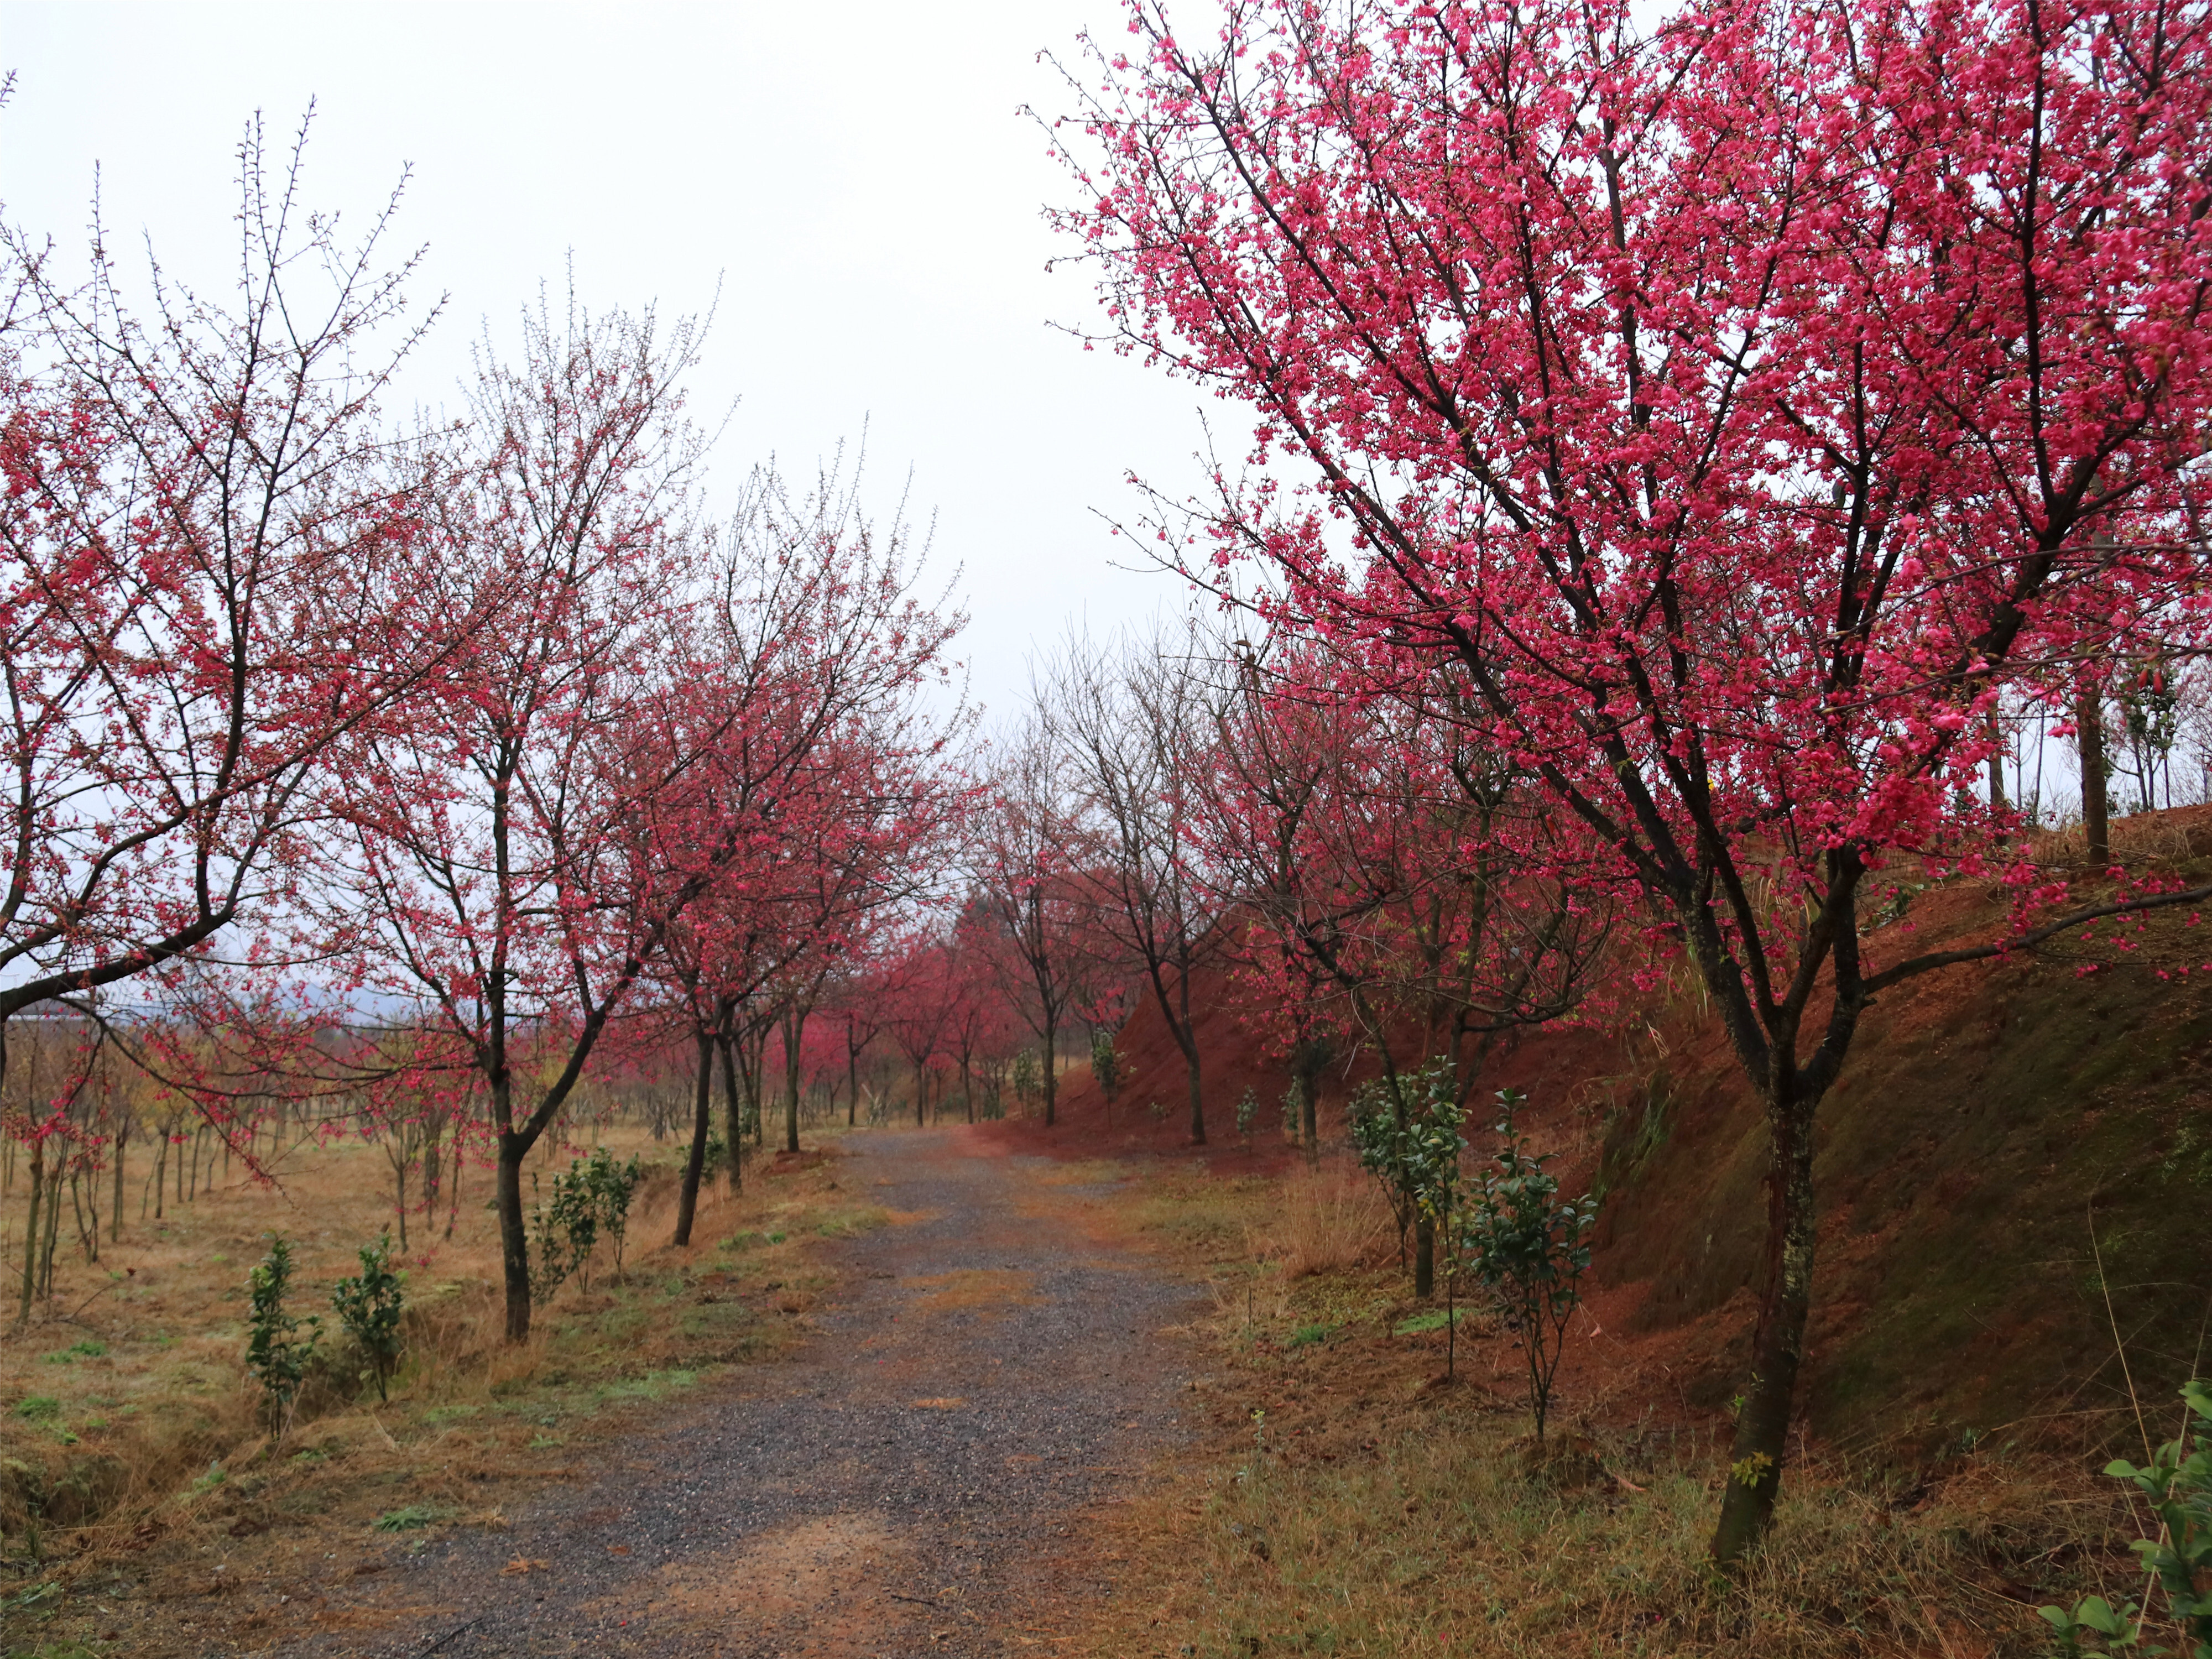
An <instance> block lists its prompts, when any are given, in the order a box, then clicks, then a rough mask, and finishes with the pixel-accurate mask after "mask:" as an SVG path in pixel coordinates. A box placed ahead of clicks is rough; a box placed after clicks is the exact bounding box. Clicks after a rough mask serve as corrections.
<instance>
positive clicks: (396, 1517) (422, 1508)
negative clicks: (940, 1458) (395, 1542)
mask: <svg viewBox="0 0 2212 1659" xmlns="http://www.w3.org/2000/svg"><path fill="white" fill-rule="evenodd" d="M455 1513H456V1511H455V1510H453V1506H452V1505H450V1504H408V1505H406V1506H405V1507H404V1509H397V1510H386V1511H385V1512H384V1513H383V1514H382V1515H380V1516H377V1517H376V1519H375V1520H374V1521H372V1522H369V1527H370V1529H371V1530H372V1531H375V1532H420V1531H422V1529H423V1528H425V1527H435V1526H436V1525H437V1524H438V1522H441V1521H450V1520H452V1519H453V1516H454V1514H455Z"/></svg>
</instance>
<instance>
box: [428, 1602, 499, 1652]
mask: <svg viewBox="0 0 2212 1659" xmlns="http://www.w3.org/2000/svg"><path fill="white" fill-rule="evenodd" d="M490 1616H491V1615H490V1614H489V1613H478V1614H477V1616H476V1617H475V1618H473V1619H471V1620H469V1622H468V1623H467V1624H465V1625H456V1626H453V1629H451V1630H449V1631H447V1632H446V1633H445V1634H444V1635H443V1636H441V1637H440V1638H438V1639H437V1640H436V1641H435V1642H433V1643H431V1644H430V1645H429V1646H428V1647H427V1648H424V1649H423V1650H422V1653H421V1655H420V1656H418V1659H430V1656H431V1655H432V1654H434V1653H435V1652H436V1651H437V1650H439V1649H440V1648H442V1647H443V1646H445V1645H446V1644H447V1643H448V1642H450V1641H452V1640H453V1638H455V1637H456V1636H459V1634H460V1633H461V1632H463V1631H471V1630H474V1629H475V1628H476V1627H477V1626H478V1625H481V1624H482V1623H483V1621H484V1620H486V1619H488V1618H489V1617H490Z"/></svg>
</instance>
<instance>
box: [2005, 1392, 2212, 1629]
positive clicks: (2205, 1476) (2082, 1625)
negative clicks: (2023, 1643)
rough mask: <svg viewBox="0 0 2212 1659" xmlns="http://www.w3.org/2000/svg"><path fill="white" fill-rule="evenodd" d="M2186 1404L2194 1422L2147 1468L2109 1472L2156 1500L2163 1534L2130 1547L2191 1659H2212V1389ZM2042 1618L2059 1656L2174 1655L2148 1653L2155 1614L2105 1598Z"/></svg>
mask: <svg viewBox="0 0 2212 1659" xmlns="http://www.w3.org/2000/svg"><path fill="white" fill-rule="evenodd" d="M2181 1397H2182V1399H2183V1400H2184V1401H2186V1402H2187V1403H2188V1407H2189V1412H2190V1415H2191V1417H2192V1418H2193V1419H2195V1420H2194V1421H2193V1422H2191V1423H2189V1424H2186V1425H2185V1426H2184V1428H2183V1430H2182V1432H2181V1433H2180V1434H2179V1436H2178V1437H2175V1438H2173V1439H2172V1440H2169V1441H2167V1442H2166V1443H2165V1444H2164V1445H2162V1446H2160V1448H2159V1449H2158V1450H2157V1451H2156V1452H2154V1454H2153V1455H2152V1456H2151V1460H2150V1462H2148V1463H2147V1464H2144V1465H2143V1466H2142V1468H2137V1467H2136V1465H2135V1464H2133V1463H2130V1462H2128V1461H2127V1460H2126V1459H2125V1458H2124V1457H2123V1458H2118V1459H2116V1460H2115V1461H2113V1462H2110V1463H2107V1464H2106V1466H2105V1473H2106V1474H2109V1475H2111V1476H2112V1478H2113V1479H2114V1480H2125V1481H2127V1482H2129V1483H2130V1485H2132V1486H2136V1488H2138V1489H2139V1490H2140V1491H2141V1492H2142V1493H2143V1495H2144V1496H2145V1497H2146V1498H2149V1500H2150V1510H2151V1513H2152V1514H2153V1515H2154V1516H2157V1517H2158V1522H2159V1528H2158V1531H2157V1533H2156V1534H2154V1536H2152V1537H2149V1538H2139V1539H2137V1540H2136V1541H2135V1542H2134V1544H2133V1545H2131V1546H2130V1547H2131V1548H2132V1549H2133V1550H2134V1551H2135V1552H2136V1554H2137V1555H2139V1556H2141V1557H2142V1562H2143V1566H2144V1568H2145V1569H2146V1571H2148V1573H2149V1575H2150V1577H2152V1578H2153V1579H2154V1581H2156V1583H2157V1584H2158V1586H2159V1588H2160V1589H2162V1590H2163V1591H2165V1593H2166V1612H2167V1613H2169V1614H2170V1615H2171V1616H2172V1623H2173V1627H2174V1629H2175V1631H2176V1632H2177V1633H2179V1635H2180V1637H2181V1638H2182V1639H2183V1640H2184V1642H2185V1643H2186V1644H2188V1645H2187V1646H2185V1648H2183V1649H2182V1650H2181V1651H2182V1652H2183V1653H2184V1654H2185V1655H2187V1656H2188V1659H2212V1388H2208V1387H2207V1385H2206V1384H2205V1383H2201V1382H2192V1383H2185V1384H2184V1385H2183V1387H2182V1390H2181ZM2200 1586H2203V1588H2199V1587H2200ZM2037 1611H2038V1612H2039V1613H2041V1614H2042V1615H2043V1617H2044V1618H2045V1620H2048V1621H2049V1622H2050V1624H2051V1628H2052V1629H2053V1630H2054V1631H2056V1632H2057V1637H2058V1651H2059V1652H2060V1653H2061V1654H2063V1655H2067V1656H2069V1659H2070V1656H2073V1655H2077V1654H2095V1653H2124V1652H2126V1651H2128V1650H2130V1649H2137V1650H2141V1651H2142V1652H2144V1653H2166V1652H2168V1651H2170V1650H2167V1649H2166V1648H2146V1647H2143V1645H2142V1644H2143V1638H2144V1636H2145V1634H2146V1633H2147V1632H2148V1629H2149V1628H2150V1619H2151V1614H2150V1612H2149V1610H2148V1609H2143V1608H2138V1607H2137V1606H2136V1603H2135V1602H2133V1601H2124V1602H2122V1603H2121V1604H2120V1605H2119V1606H2118V1607H2114V1606H2112V1603H2111V1602H2109V1601H2106V1600H2105V1598H2104V1597H2103V1596H2101V1595H2091V1596H2087V1597H2085V1598H2083V1599H2082V1600H2081V1601H2077V1602H2075V1604H2074V1606H2073V1607H2071V1608H2070V1609H2069V1608H2066V1607H2040V1608H2039V1609H2037Z"/></svg>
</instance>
